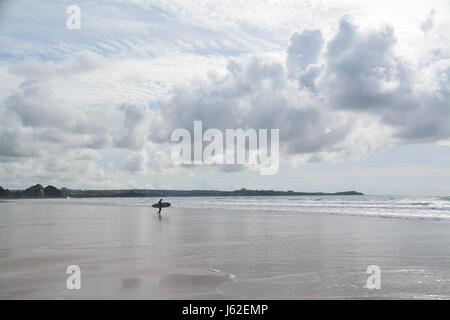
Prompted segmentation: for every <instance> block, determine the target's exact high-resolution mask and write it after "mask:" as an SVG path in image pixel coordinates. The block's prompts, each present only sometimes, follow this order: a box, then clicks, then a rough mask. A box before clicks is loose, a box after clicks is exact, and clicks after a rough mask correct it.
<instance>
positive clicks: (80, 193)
mask: <svg viewBox="0 0 450 320" xmlns="http://www.w3.org/2000/svg"><path fill="white" fill-rule="evenodd" d="M360 195H364V194H363V193H361V192H357V191H341V192H331V193H330V192H296V191H291V190H289V191H277V190H250V189H245V188H242V189H240V190H234V191H220V190H157V189H123V190H75V189H67V188H61V189H58V188H56V187H54V186H47V187H45V188H44V187H43V186H42V185H40V184H36V185H34V186H32V187H30V188H28V189H25V190H8V189H4V188H3V187H1V186H0V198H3V199H5V198H6V199H27V198H32V199H36V198H67V197H70V198H119V197H231V196H360Z"/></svg>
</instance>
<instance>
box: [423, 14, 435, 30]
mask: <svg viewBox="0 0 450 320" xmlns="http://www.w3.org/2000/svg"><path fill="white" fill-rule="evenodd" d="M434 16H435V12H434V9H431V10H430V13H429V14H428V17H427V19H426V20H425V21H424V22H422V24H421V25H420V30H422V32H423V33H425V34H427V33H428V32H429V31H430V30H431V29H433V26H434Z"/></svg>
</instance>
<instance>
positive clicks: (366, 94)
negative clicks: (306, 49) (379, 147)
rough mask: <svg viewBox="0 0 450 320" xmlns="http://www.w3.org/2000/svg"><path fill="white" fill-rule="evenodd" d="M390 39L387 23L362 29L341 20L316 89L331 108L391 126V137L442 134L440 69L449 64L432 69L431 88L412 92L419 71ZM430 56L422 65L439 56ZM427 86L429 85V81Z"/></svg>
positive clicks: (445, 111)
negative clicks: (369, 29) (401, 55)
mask: <svg viewBox="0 0 450 320" xmlns="http://www.w3.org/2000/svg"><path fill="white" fill-rule="evenodd" d="M396 44H397V40H396V39H395V36H394V30H393V29H392V28H391V27H387V28H384V29H381V30H373V31H368V32H362V31H360V30H359V29H358V28H357V27H356V26H355V25H354V24H352V23H350V22H348V21H346V20H342V21H341V22H340V26H339V31H338V33H337V34H336V35H335V36H334V38H333V39H331V40H330V41H329V42H328V44H327V53H326V55H325V57H326V59H325V68H324V71H323V73H322V74H321V77H320V80H319V81H318V85H317V90H318V91H319V92H324V93H326V95H327V100H328V104H329V105H330V107H332V108H337V109H343V110H349V111H354V112H364V113H369V114H373V115H375V116H377V117H379V118H380V119H381V120H382V121H383V122H384V123H385V124H387V125H389V126H391V127H392V128H394V129H395V130H396V133H395V137H396V138H398V139H401V140H405V142H407V141H415V142H423V141H428V142H429V141H437V140H440V139H444V138H448V137H449V135H450V130H449V127H448V123H449V122H450V117H449V107H448V106H449V105H450V100H449V87H448V82H446V81H445V79H447V77H446V76H444V77H442V74H440V73H441V72H443V74H444V75H446V74H448V70H450V66H449V65H448V63H447V67H444V70H441V71H439V73H437V74H435V77H436V79H435V80H434V81H435V83H436V82H437V83H438V86H436V85H434V87H435V88H436V89H437V90H436V89H433V90H428V91H422V92H418V91H417V89H416V88H417V83H420V81H422V80H421V77H422V73H421V72H422V70H417V69H415V68H413V67H412V66H409V65H408V62H406V61H405V60H404V59H402V58H401V57H400V56H398V54H397V53H396V51H395V46H396ZM436 59H437V60H436V61H430V62H429V63H428V64H427V65H426V66H424V68H425V67H427V66H432V65H433V63H437V64H439V63H441V61H439V59H440V58H439V57H436ZM445 70H446V71H445ZM439 79H441V80H439ZM442 79H444V80H442ZM428 85H429V86H430V88H433V87H432V86H433V83H429V84H428Z"/></svg>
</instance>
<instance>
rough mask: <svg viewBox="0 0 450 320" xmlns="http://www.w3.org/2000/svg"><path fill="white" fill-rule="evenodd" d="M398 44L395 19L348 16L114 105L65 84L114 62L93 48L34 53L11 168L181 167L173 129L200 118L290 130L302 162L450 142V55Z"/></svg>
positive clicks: (20, 70)
mask: <svg viewBox="0 0 450 320" xmlns="http://www.w3.org/2000/svg"><path fill="white" fill-rule="evenodd" d="M426 29H427V30H428V31H429V30H431V29H432V28H431V27H426ZM444 45H445V44H444ZM397 47H398V40H397V38H396V35H395V30H394V28H393V27H391V26H387V27H382V28H374V29H367V28H365V29H362V28H359V27H358V26H357V25H356V24H355V23H353V22H351V21H349V20H348V19H342V20H341V21H340V22H339V24H338V26H337V30H336V32H335V33H334V34H332V35H329V34H328V33H326V32H324V31H323V30H321V29H320V28H315V29H306V30H303V31H299V32H297V33H294V34H293V35H292V36H291V37H290V42H289V46H288V48H287V50H286V52H284V54H283V55H273V54H272V55H269V54H252V55H248V56H240V57H235V58H231V59H230V60H229V62H228V65H227V67H226V70H225V72H224V73H213V72H210V73H207V72H205V75H204V76H197V77H196V78H194V79H193V80H192V81H190V82H184V83H181V84H179V85H177V86H175V87H173V88H172V90H171V93H170V95H166V96H164V97H163V98H161V99H160V100H159V101H158V103H157V105H158V108H157V110H155V109H152V108H150V107H149V106H148V104H142V103H135V102H125V103H110V102H108V101H107V100H108V99H107V98H108V97H104V100H105V101H106V102H105V103H103V104H92V105H90V104H80V103H77V101H74V100H73V99H71V97H67V96H66V95H64V94H63V93H62V91H60V90H58V86H57V84H58V83H59V82H61V81H68V83H69V84H68V86H70V83H71V82H70V81H71V80H73V79H77V77H80V76H82V75H83V76H85V75H86V74H91V73H93V72H102V71H103V70H106V69H108V68H110V67H112V64H111V63H109V62H108V60H106V59H105V58H103V57H102V56H99V55H97V54H93V53H91V52H87V51H84V52H80V53H79V54H77V55H75V56H73V57H71V58H68V59H66V60H62V61H60V62H43V61H39V60H27V59H26V60H24V61H22V62H20V63H18V64H16V65H14V66H12V67H11V68H9V73H10V74H11V75H14V76H16V77H22V79H23V81H22V83H21V85H20V86H19V87H17V88H16V89H15V90H14V92H13V93H11V94H10V95H8V97H7V98H6V99H5V100H4V101H3V103H2V104H0V114H1V115H2V117H1V118H0V124H1V128H0V161H1V162H2V163H3V164H2V167H1V170H3V174H5V172H7V170H28V171H32V170H33V171H34V173H35V174H37V175H39V176H50V175H51V173H55V174H56V173H58V174H59V175H60V177H61V179H62V180H61V181H68V182H70V181H73V180H71V179H75V178H76V173H78V174H82V173H86V174H88V175H89V176H91V177H95V179H99V180H101V179H106V178H105V177H106V176H108V173H111V175H114V176H115V178H114V179H116V181H120V177H121V176H120V173H118V172H120V170H123V171H124V172H125V173H129V172H132V173H136V174H145V173H148V172H149V165H150V166H151V167H152V169H154V170H163V169H164V168H171V170H172V169H173V166H172V165H171V164H170V159H169V156H168V154H170V153H168V152H167V151H168V148H170V146H168V144H167V143H168V142H169V141H170V136H171V133H172V131H173V130H175V129H177V128H185V129H188V130H190V131H191V133H192V130H193V123H194V121H195V120H202V121H203V130H206V129H208V128H217V129H220V130H222V131H223V132H224V131H225V129H236V128H243V129H249V128H254V129H279V130H280V132H279V133H280V153H281V156H282V159H283V160H286V161H291V162H292V163H294V164H295V163H300V162H305V161H336V160H343V159H348V158H360V157H363V156H365V155H366V154H368V153H371V152H374V151H376V150H378V149H380V148H383V147H385V146H387V145H389V144H394V143H398V144H402V143H413V142H414V143H415V142H437V141H442V140H448V139H449V137H450V128H449V123H450V114H449V105H450V99H449V97H450V86H449V77H450V59H449V58H448V57H447V56H445V55H444V54H429V55H427V56H426V58H427V59H426V63H422V62H420V61H421V58H422V57H420V56H419V57H417V59H416V60H411V59H409V58H408V57H405V56H402V55H401V53H399V50H397ZM438 49H439V48H438ZM443 49H445V50H446V49H447V48H443ZM433 50H435V51H434V52H440V51H439V50H437V51H436V48H434V49H433ZM445 50H442V52H445ZM202 70H203V69H202ZM174 77H176V75H175V76H174ZM136 79H139V77H138V78H136ZM105 80H107V79H105ZM142 85H145V83H144V84H142ZM150 146H152V147H150ZM155 146H156V147H155ZM110 149H120V150H123V151H124V152H123V153H121V154H120V157H119V158H120V159H118V160H117V159H114V160H115V161H116V164H115V168H114V167H112V166H111V165H110V164H109V163H108V164H105V162H106V161H105V159H104V158H103V156H102V154H103V153H104V152H106V150H108V151H109V150H110ZM16 158H17V159H18V160H17V161H12V160H11V159H16ZM27 161H28V162H27ZM117 163H119V164H117ZM26 168H28V169H26ZM52 168H53V169H52ZM211 168H213V169H219V170H224V171H227V170H230V169H232V170H235V169H239V170H240V169H245V167H244V166H234V167H233V168H231V167H230V168H228V167H220V166H217V168H216V167H215V166H212V167H211ZM178 169H179V168H178ZM178 169H177V170H178ZM115 170H119V171H115ZM66 171H71V172H76V173H74V174H72V175H70V174H68V173H67V172H66ZM112 173H114V174H112ZM64 179H65V180H64Z"/></svg>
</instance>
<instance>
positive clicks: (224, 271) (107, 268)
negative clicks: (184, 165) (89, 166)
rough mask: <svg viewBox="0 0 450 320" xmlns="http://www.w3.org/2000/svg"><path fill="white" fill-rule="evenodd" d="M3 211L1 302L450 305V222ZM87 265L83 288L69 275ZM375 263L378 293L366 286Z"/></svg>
mask: <svg viewBox="0 0 450 320" xmlns="http://www.w3.org/2000/svg"><path fill="white" fill-rule="evenodd" d="M155 212H156V210H155V209H152V208H149V207H148V206H124V205H106V204H92V203H88V202H83V201H76V200H73V201H71V200H20V201H4V202H1V203H0V299H116V298H121V299H229V298H233V299H259V298H269V299H308V298H312V299H329V298H337V299H347V298H352V299H359V298H375V299H377V298H383V299H392V298H393V299H397V298H401V299H402V298H403V299H410V298H430V299H448V298H450V268H449V266H450V222H448V221H429V220H417V219H392V218H376V217H362V216H339V215H330V214H317V213H316V214H313V213H311V214H305V213H298V212H297V213H296V212H270V211H264V212H260V211H251V210H207V209H179V208H176V207H175V208H169V209H165V210H163V211H162V217H161V218H159V217H158V215H156V213H155ZM69 265H78V266H79V267H80V268H81V289H80V290H68V289H67V288H66V279H67V277H68V276H69V275H68V274H66V268H67V266H69ZM369 265H377V266H379V267H380V268H381V289H380V290H377V289H373V290H369V289H367V288H365V287H364V286H365V284H366V280H367V278H368V276H369V275H368V274H366V269H367V267H368V266H369Z"/></svg>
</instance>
